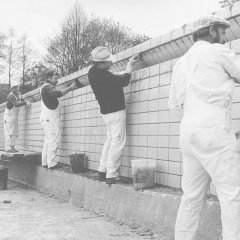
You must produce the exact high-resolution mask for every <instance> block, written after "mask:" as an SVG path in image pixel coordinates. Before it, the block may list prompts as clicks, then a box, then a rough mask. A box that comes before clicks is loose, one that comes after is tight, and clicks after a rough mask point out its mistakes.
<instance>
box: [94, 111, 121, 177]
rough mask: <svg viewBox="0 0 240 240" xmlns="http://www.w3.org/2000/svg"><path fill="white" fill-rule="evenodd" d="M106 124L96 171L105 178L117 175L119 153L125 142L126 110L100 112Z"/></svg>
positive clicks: (119, 163)
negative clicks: (105, 134) (104, 175)
mask: <svg viewBox="0 0 240 240" xmlns="http://www.w3.org/2000/svg"><path fill="white" fill-rule="evenodd" d="M102 118H103V121H104V123H105V124H106V126H107V139H106V141H105V143H104V145H103V149H102V154H101V158H100V165H99V168H98V171H100V172H106V173H107V174H106V178H116V177H119V173H120V165H121V155H122V151H123V149H124V146H125V143H126V110H122V111H118V112H114V113H109V114H105V115H104V114H102Z"/></svg>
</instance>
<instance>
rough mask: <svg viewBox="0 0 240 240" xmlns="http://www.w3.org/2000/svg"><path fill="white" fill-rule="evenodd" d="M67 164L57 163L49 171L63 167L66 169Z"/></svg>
mask: <svg viewBox="0 0 240 240" xmlns="http://www.w3.org/2000/svg"><path fill="white" fill-rule="evenodd" d="M64 166H65V164H63V163H59V162H58V163H56V164H55V165H53V166H51V167H48V169H58V168H61V167H64Z"/></svg>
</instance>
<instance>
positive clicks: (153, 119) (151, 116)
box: [148, 112, 159, 123]
mask: <svg viewBox="0 0 240 240" xmlns="http://www.w3.org/2000/svg"><path fill="white" fill-rule="evenodd" d="M158 115H159V113H158V112H149V113H148V122H149V123H158Z"/></svg>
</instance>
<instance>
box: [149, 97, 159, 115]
mask: <svg viewBox="0 0 240 240" xmlns="http://www.w3.org/2000/svg"><path fill="white" fill-rule="evenodd" d="M158 101H159V100H158V99H155V100H150V101H149V111H150V112H153V111H158Z"/></svg>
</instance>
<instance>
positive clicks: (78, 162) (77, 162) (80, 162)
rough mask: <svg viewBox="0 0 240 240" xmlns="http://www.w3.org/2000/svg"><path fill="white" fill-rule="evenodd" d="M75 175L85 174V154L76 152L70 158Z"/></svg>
mask: <svg viewBox="0 0 240 240" xmlns="http://www.w3.org/2000/svg"><path fill="white" fill-rule="evenodd" d="M68 157H69V161H70V166H71V169H72V172H73V173H83V172H85V170H86V168H85V153H80V152H76V153H74V154H71V155H69V156H68Z"/></svg>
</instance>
